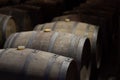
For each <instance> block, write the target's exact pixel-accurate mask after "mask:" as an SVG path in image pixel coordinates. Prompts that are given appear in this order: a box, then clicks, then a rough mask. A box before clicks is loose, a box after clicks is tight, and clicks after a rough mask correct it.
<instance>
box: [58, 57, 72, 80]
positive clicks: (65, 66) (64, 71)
mask: <svg viewBox="0 0 120 80" xmlns="http://www.w3.org/2000/svg"><path fill="white" fill-rule="evenodd" d="M71 61H72V59H70V58H67V59H65V60H64V61H63V63H62V65H61V69H60V72H59V78H58V80H66V76H67V70H68V67H69V65H70V62H71Z"/></svg>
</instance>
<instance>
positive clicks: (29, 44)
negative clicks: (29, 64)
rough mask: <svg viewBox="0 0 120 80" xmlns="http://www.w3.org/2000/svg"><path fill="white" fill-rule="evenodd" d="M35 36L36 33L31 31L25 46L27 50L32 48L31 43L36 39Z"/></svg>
mask: <svg viewBox="0 0 120 80" xmlns="http://www.w3.org/2000/svg"><path fill="white" fill-rule="evenodd" d="M36 34H37V32H36V31H33V33H32V35H31V37H30V38H29V40H28V42H27V45H26V47H27V48H32V42H33V40H34V38H35V37H36Z"/></svg>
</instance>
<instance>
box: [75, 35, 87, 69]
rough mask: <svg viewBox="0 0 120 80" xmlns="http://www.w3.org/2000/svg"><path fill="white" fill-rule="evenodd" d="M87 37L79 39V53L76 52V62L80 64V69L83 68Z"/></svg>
mask: <svg viewBox="0 0 120 80" xmlns="http://www.w3.org/2000/svg"><path fill="white" fill-rule="evenodd" d="M85 39H86V37H81V38H80V39H79V43H78V47H77V52H76V60H77V62H78V64H79V65H78V66H79V68H80V66H81V58H82V52H83V46H84V42H85Z"/></svg>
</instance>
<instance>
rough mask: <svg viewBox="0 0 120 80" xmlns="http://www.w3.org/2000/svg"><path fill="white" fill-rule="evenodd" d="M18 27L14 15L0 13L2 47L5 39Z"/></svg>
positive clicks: (0, 41)
mask: <svg viewBox="0 0 120 80" xmlns="http://www.w3.org/2000/svg"><path fill="white" fill-rule="evenodd" d="M16 27H17V26H16V23H15V20H14V19H13V17H11V16H8V15H3V14H0V48H2V47H3V44H4V42H5V40H6V39H7V38H8V37H9V36H10V35H11V34H12V33H15V32H16Z"/></svg>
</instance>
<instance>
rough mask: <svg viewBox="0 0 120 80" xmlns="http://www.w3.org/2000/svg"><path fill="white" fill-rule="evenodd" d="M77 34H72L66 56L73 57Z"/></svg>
mask: <svg viewBox="0 0 120 80" xmlns="http://www.w3.org/2000/svg"><path fill="white" fill-rule="evenodd" d="M76 39H77V36H75V35H72V37H71V40H70V46H69V52H68V57H74V56H75V48H76V47H75V43H76Z"/></svg>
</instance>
